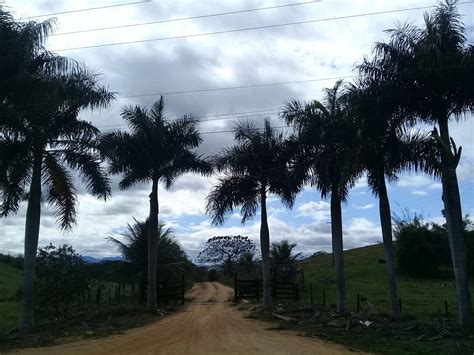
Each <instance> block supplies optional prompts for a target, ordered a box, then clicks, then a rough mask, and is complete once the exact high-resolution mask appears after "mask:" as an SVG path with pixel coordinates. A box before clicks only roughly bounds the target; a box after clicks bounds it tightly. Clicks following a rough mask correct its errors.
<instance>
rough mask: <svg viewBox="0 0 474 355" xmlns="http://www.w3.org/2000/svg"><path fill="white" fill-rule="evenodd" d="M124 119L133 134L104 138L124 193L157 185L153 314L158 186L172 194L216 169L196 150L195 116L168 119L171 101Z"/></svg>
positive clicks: (150, 305)
mask: <svg viewBox="0 0 474 355" xmlns="http://www.w3.org/2000/svg"><path fill="white" fill-rule="evenodd" d="M122 118H123V119H124V120H125V121H127V123H128V125H129V128H130V131H131V132H130V133H129V132H124V131H114V132H111V133H108V134H105V135H104V136H103V137H102V139H101V144H100V146H101V150H102V152H103V153H104V154H105V156H106V157H107V158H108V159H109V160H110V172H111V173H113V174H122V175H123V177H122V180H121V181H120V184H119V187H120V189H122V190H125V189H128V188H129V187H130V186H132V185H134V184H137V183H141V182H149V181H151V183H152V189H151V193H150V196H149V197H150V212H149V217H148V221H149V222H148V223H149V229H148V298H147V310H148V311H150V312H154V311H156V268H157V266H156V265H157V240H158V239H157V238H156V233H157V231H158V226H159V223H158V214H159V207H158V185H159V183H160V182H163V183H164V184H165V188H167V189H169V188H171V186H172V185H173V183H174V182H175V180H176V178H177V177H179V176H180V175H182V174H184V173H186V172H194V173H201V174H209V173H210V172H211V171H212V169H211V166H210V164H209V163H208V162H206V161H205V160H204V159H202V157H201V156H200V155H198V154H197V153H195V152H194V151H193V149H195V148H197V147H198V146H199V144H200V143H201V141H202V139H201V136H200V134H199V130H198V127H197V124H198V121H197V120H196V119H195V118H193V117H192V116H184V117H183V118H181V119H179V120H174V121H171V120H168V119H167V118H166V113H165V100H164V98H163V97H160V99H159V100H158V101H156V102H155V103H154V104H153V106H152V107H151V109H150V110H147V109H146V108H142V107H140V106H135V107H131V106H130V107H124V108H123V109H122Z"/></svg>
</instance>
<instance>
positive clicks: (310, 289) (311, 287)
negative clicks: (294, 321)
mask: <svg viewBox="0 0 474 355" xmlns="http://www.w3.org/2000/svg"><path fill="white" fill-rule="evenodd" d="M309 293H310V297H311V307H312V306H313V283H312V282H311V283H310V284H309Z"/></svg>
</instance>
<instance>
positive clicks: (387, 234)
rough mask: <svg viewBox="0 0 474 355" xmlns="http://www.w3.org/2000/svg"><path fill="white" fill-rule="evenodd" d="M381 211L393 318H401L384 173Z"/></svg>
mask: <svg viewBox="0 0 474 355" xmlns="http://www.w3.org/2000/svg"><path fill="white" fill-rule="evenodd" d="M379 179H380V186H379V213H380V224H381V227H382V239H383V247H384V253H385V266H386V269H387V277H388V285H389V290H390V300H391V303H392V318H393V319H394V320H400V318H401V312H400V304H399V303H398V293H397V280H396V277H395V267H394V261H393V260H394V258H393V240H392V235H393V234H392V214H391V212H390V202H389V201H388V194H387V186H386V185H385V176H384V174H383V173H382V174H381V176H380V177H379Z"/></svg>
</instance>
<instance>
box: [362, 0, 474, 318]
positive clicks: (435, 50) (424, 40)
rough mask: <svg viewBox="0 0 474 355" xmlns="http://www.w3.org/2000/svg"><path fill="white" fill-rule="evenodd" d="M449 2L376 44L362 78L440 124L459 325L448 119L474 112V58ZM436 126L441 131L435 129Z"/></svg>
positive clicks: (466, 302)
mask: <svg viewBox="0 0 474 355" xmlns="http://www.w3.org/2000/svg"><path fill="white" fill-rule="evenodd" d="M455 5H456V2H455V1H449V0H447V1H446V2H445V3H442V4H440V5H439V6H438V7H437V8H436V9H435V10H434V12H433V13H431V14H425V17H424V26H423V27H421V28H419V27H416V26H414V25H404V26H401V27H398V28H397V29H394V30H390V31H389V33H390V41H389V42H387V43H385V42H381V43H376V44H375V47H374V48H375V52H374V59H373V60H371V61H369V62H365V63H363V65H362V69H363V73H364V74H365V75H367V76H369V77H372V78H376V79H377V80H380V81H389V82H392V83H397V86H396V88H397V90H395V91H393V92H392V93H391V95H392V96H395V97H396V98H397V101H398V103H399V105H400V106H401V107H404V108H405V109H406V110H407V111H408V112H410V113H411V116H413V117H412V118H413V119H414V120H415V121H416V122H425V123H429V124H433V125H435V128H434V130H433V133H432V135H433V137H434V139H435V140H436V146H437V148H438V151H439V153H440V156H441V164H442V170H441V181H442V186H443V195H442V198H443V203H444V215H445V217H446V222H447V225H448V235H449V243H450V249H451V259H452V262H453V268H454V275H455V278H456V285H457V292H458V307H459V320H460V323H461V324H463V325H467V324H469V323H470V312H471V302H470V294H469V287H468V276H467V264H466V254H465V242H464V239H463V232H462V210H461V201H460V195H459V186H458V181H457V175H456V168H457V166H458V164H459V160H460V158H461V148H460V147H459V148H458V147H457V146H456V144H455V142H454V140H453V139H452V137H451V136H450V134H449V126H448V122H449V120H452V119H455V120H458V119H461V118H462V117H467V116H468V115H467V113H468V112H469V111H471V112H472V111H473V110H474V95H473V92H474V89H473V87H474V83H473V81H472V79H471V78H472V77H473V76H474V56H473V52H474V49H473V46H472V44H471V45H469V44H468V42H467V37H466V29H465V27H464V25H463V23H462V22H461V19H460V15H459V14H458V13H457V10H456V6H455ZM436 126H437V128H436Z"/></svg>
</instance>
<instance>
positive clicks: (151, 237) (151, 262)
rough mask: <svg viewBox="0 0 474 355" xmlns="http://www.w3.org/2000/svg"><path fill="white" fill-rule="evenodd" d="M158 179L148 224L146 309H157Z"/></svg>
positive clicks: (152, 197) (154, 188)
mask: <svg viewBox="0 0 474 355" xmlns="http://www.w3.org/2000/svg"><path fill="white" fill-rule="evenodd" d="M158 213H159V207H158V179H153V185H152V190H151V194H150V215H149V219H148V220H149V226H148V228H149V229H148V298H147V303H146V309H147V311H149V312H155V311H156V286H157V285H156V267H157V257H158V255H157V254H158V250H157V235H156V233H157V232H158Z"/></svg>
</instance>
